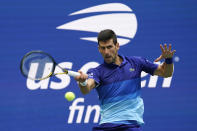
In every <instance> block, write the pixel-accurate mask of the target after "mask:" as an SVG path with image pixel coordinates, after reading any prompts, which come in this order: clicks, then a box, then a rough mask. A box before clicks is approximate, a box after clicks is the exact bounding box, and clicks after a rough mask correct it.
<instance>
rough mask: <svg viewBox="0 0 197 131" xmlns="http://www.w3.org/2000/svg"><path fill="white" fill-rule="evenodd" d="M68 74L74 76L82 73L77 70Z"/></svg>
mask: <svg viewBox="0 0 197 131" xmlns="http://www.w3.org/2000/svg"><path fill="white" fill-rule="evenodd" d="M68 75H69V76H72V77H75V76H79V75H80V73H79V72H75V71H68Z"/></svg>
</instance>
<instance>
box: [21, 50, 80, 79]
mask: <svg viewBox="0 0 197 131" xmlns="http://www.w3.org/2000/svg"><path fill="white" fill-rule="evenodd" d="M56 67H58V68H60V69H61V70H62V72H61V73H54V71H55V68H56ZM20 71H21V73H22V74H23V75H24V76H25V77H27V78H28V79H31V80H44V79H47V78H49V77H51V76H54V75H60V74H68V75H70V76H73V77H75V76H79V75H80V73H78V72H74V71H71V70H67V69H64V68H62V67H61V66H59V65H58V64H57V63H56V62H55V60H54V58H53V57H52V56H51V55H49V54H48V53H45V52H43V51H31V52H28V53H27V54H25V55H24V56H23V58H22V60H21V63H20Z"/></svg>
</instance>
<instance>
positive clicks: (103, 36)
mask: <svg viewBox="0 0 197 131" xmlns="http://www.w3.org/2000/svg"><path fill="white" fill-rule="evenodd" d="M110 39H113V43H114V45H116V43H117V37H116V34H115V32H114V31H113V30H110V29H106V30H102V31H101V32H100V33H99V34H98V37H97V40H98V44H99V42H100V41H103V42H106V41H108V40H110Z"/></svg>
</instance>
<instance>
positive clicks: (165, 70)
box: [154, 62, 173, 78]
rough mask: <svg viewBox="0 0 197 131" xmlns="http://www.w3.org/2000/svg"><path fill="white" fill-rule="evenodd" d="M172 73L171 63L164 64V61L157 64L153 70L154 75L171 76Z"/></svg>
mask: <svg viewBox="0 0 197 131" xmlns="http://www.w3.org/2000/svg"><path fill="white" fill-rule="evenodd" d="M172 74H173V64H166V63H165V62H164V63H162V64H161V65H159V66H158V68H157V69H156V70H155V72H154V75H158V76H161V77H165V78H166V77H171V76H172Z"/></svg>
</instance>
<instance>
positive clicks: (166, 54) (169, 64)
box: [154, 44, 175, 78]
mask: <svg viewBox="0 0 197 131" xmlns="http://www.w3.org/2000/svg"><path fill="white" fill-rule="evenodd" d="M171 47H172V46H171V44H170V45H169V48H167V45H166V44H164V48H163V46H162V45H160V48H161V51H162V54H161V56H160V57H159V58H157V59H156V60H155V62H157V61H160V60H161V59H165V62H164V63H162V64H161V65H159V66H158V68H157V69H156V70H155V72H154V75H158V76H161V77H165V78H166V77H171V76H172V74H173V68H174V67H173V66H174V65H173V60H172V58H173V55H174V53H175V50H173V51H171Z"/></svg>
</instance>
